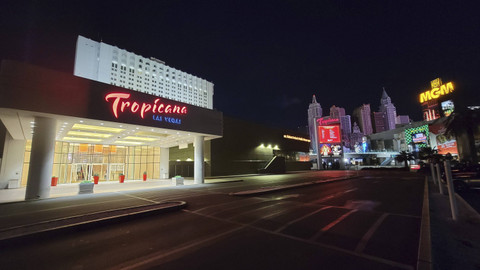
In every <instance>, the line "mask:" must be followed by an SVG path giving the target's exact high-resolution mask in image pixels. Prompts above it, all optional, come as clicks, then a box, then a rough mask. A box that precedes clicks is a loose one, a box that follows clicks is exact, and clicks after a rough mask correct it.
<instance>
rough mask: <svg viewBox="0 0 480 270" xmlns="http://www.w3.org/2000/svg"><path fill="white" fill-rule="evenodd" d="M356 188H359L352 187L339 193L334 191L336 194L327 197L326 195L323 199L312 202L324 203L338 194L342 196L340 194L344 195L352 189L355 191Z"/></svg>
mask: <svg viewBox="0 0 480 270" xmlns="http://www.w3.org/2000/svg"><path fill="white" fill-rule="evenodd" d="M355 190H357V188H352V189H348V190H345V191H341V192H337V193H334V194H332V195H329V196H327V197H324V198H321V199H318V200H315V201H311V202H310V203H322V202H325V201H328V200H330V199H332V198H335V197H337V196H340V195H343V194H346V193H349V192H352V191H355Z"/></svg>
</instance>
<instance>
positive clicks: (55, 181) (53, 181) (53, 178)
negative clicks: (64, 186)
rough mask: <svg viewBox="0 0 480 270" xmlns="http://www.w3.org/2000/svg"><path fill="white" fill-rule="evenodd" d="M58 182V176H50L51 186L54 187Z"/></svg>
mask: <svg viewBox="0 0 480 270" xmlns="http://www.w3.org/2000/svg"><path fill="white" fill-rule="evenodd" d="M57 184H58V177H52V187H56V186H57Z"/></svg>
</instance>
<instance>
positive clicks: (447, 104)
mask: <svg viewBox="0 0 480 270" xmlns="http://www.w3.org/2000/svg"><path fill="white" fill-rule="evenodd" d="M441 104H442V111H443V115H444V116H446V117H448V116H450V115H451V114H452V113H453V110H454V109H455V105H453V101H452V100H446V101H444V102H442V103H441Z"/></svg>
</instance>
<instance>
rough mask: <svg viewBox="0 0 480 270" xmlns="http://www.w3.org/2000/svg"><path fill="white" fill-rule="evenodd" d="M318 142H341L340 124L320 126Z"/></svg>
mask: <svg viewBox="0 0 480 270" xmlns="http://www.w3.org/2000/svg"><path fill="white" fill-rule="evenodd" d="M318 142H319V143H341V142H342V137H341V134H340V126H339V125H331V126H319V127H318Z"/></svg>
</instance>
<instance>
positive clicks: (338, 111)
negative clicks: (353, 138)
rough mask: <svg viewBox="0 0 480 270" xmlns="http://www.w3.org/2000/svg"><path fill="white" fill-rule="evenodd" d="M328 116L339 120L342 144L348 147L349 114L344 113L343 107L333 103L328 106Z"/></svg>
mask: <svg viewBox="0 0 480 270" xmlns="http://www.w3.org/2000/svg"><path fill="white" fill-rule="evenodd" d="M330 118H334V119H339V120H340V129H341V130H342V141H343V142H344V146H346V147H350V134H351V133H352V120H351V117H350V115H346V114H345V108H342V107H337V106H335V105H333V106H332V107H330Z"/></svg>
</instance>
